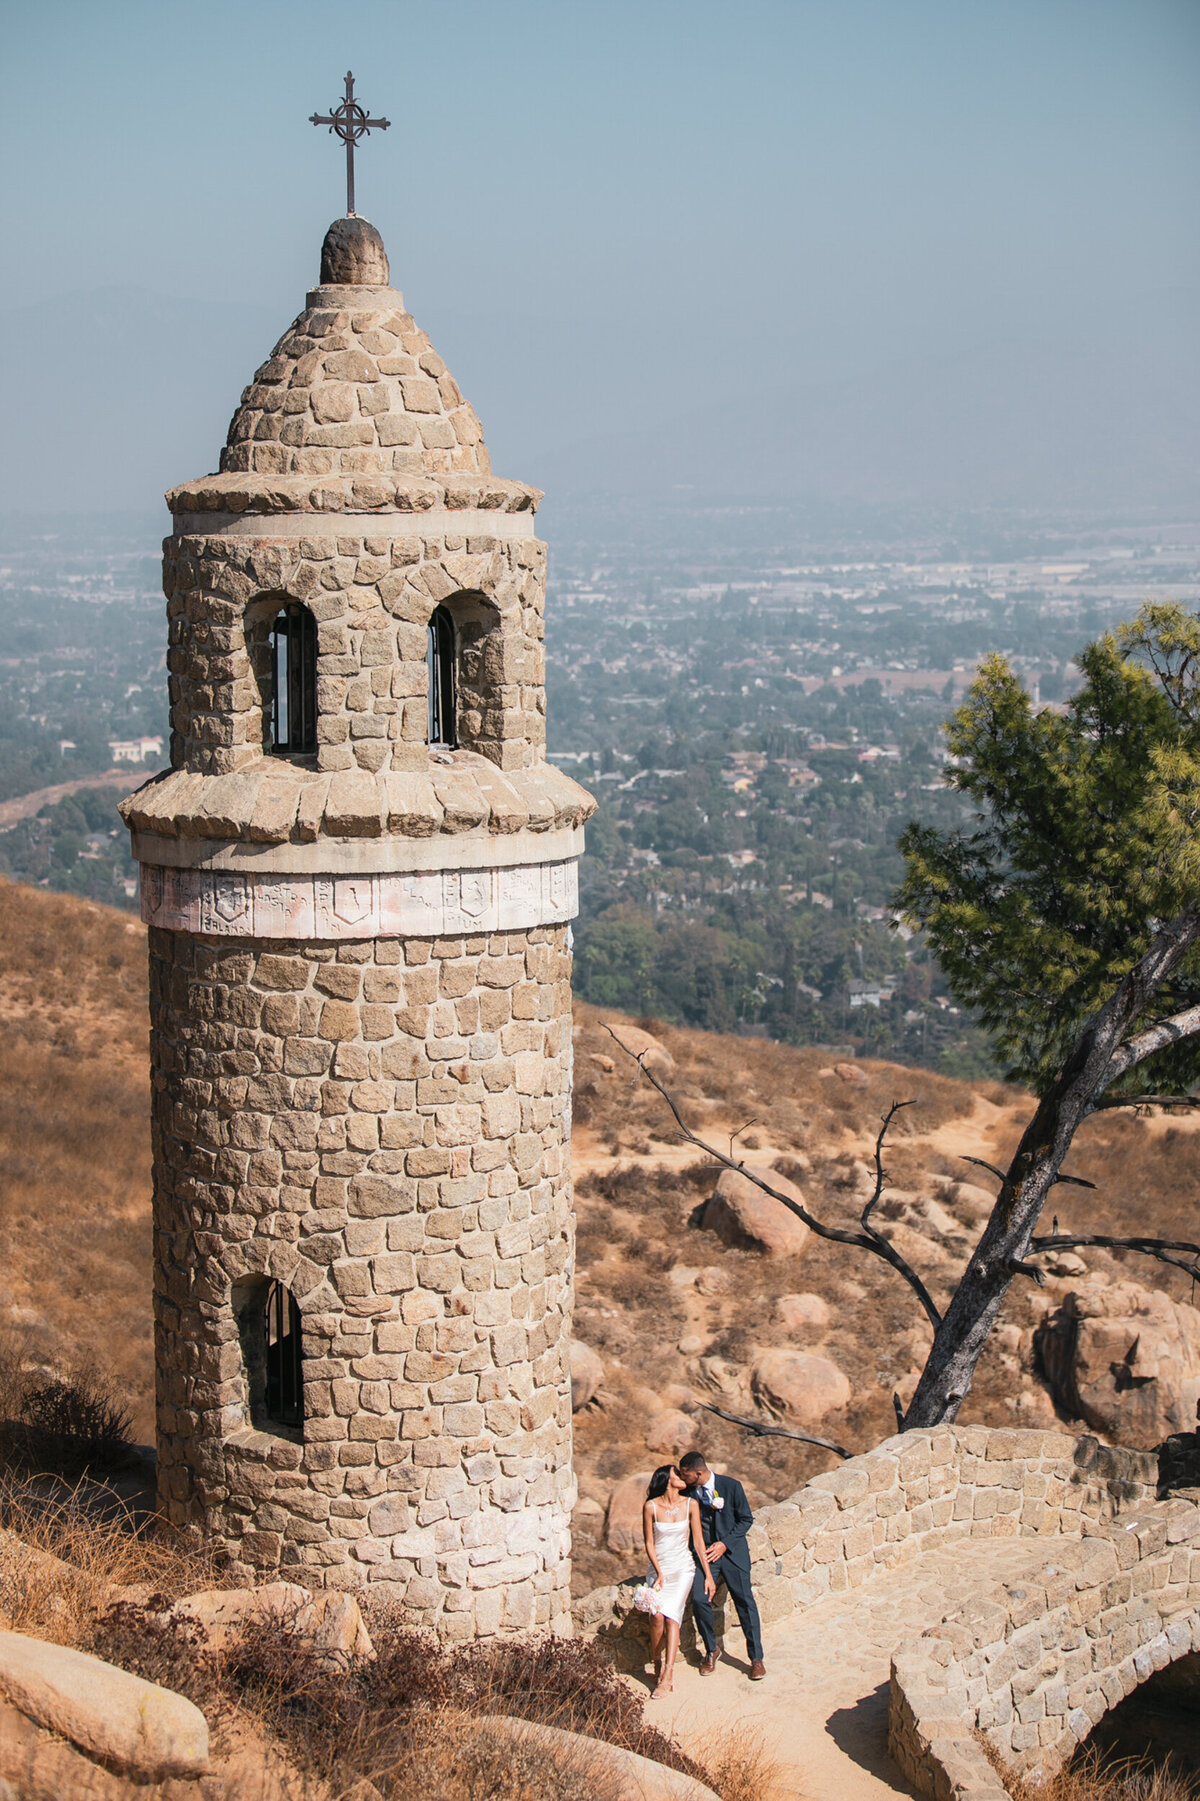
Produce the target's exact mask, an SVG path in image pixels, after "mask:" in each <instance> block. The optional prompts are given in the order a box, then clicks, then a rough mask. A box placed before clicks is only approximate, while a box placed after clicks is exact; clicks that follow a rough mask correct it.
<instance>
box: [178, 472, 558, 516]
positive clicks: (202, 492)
mask: <svg viewBox="0 0 1200 1801" xmlns="http://www.w3.org/2000/svg"><path fill="white" fill-rule="evenodd" d="M166 498H167V506H168V507H169V508H170V510H171V512H172V513H173V514H179V515H185V516H191V515H195V514H198V513H215V514H229V513H252V514H258V515H263V516H269V515H271V514H273V513H275V514H278V513H309V514H338V513H373V514H378V515H379V516H380V518H381V519H385V518H387V516H388V515H389V514H392V513H407V514H410V515H413V516H414V517H415V518H419V517H420V515H421V514H422V513H428V512H449V513H454V512H493V513H499V514H503V513H536V511H537V508H538V502H539V501H540V500H541V498H542V491H541V489H540V488H534V487H532V486H531V485H530V484H529V483H528V482H514V481H505V480H502V479H501V477H499V476H496V475H473V474H472V475H425V474H421V475H405V474H398V473H393V472H389V471H388V470H363V471H353V472H345V471H333V472H331V473H330V474H328V475H257V474H252V473H250V472H241V471H229V472H226V473H223V474H221V475H203V476H200V477H199V478H198V479H197V480H196V481H190V482H180V484H179V486H178V487H175V488H168V490H167V497H166ZM391 529H393V530H394V529H395V525H394V523H393V524H392V525H391Z"/></svg>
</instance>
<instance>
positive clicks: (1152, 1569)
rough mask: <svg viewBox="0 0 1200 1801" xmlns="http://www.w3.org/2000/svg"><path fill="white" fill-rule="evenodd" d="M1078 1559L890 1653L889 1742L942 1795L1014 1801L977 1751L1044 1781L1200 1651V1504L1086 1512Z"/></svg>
mask: <svg viewBox="0 0 1200 1801" xmlns="http://www.w3.org/2000/svg"><path fill="white" fill-rule="evenodd" d="M1198 1498H1200V1497H1198ZM1081 1527H1082V1532H1083V1538H1084V1543H1083V1545H1082V1546H1080V1547H1079V1549H1078V1550H1077V1551H1076V1552H1075V1553H1074V1554H1073V1555H1072V1557H1071V1558H1070V1559H1069V1560H1068V1559H1066V1558H1064V1559H1062V1561H1061V1562H1057V1563H1056V1562H1055V1561H1054V1560H1053V1559H1048V1561H1047V1562H1046V1564H1045V1565H1044V1566H1043V1568H1042V1569H1041V1570H1039V1571H1038V1572H1037V1573H1036V1574H1035V1575H1034V1576H1032V1577H1031V1578H1029V1579H1027V1580H1021V1581H1019V1582H1009V1583H1004V1584H1001V1585H1000V1586H999V1587H998V1588H996V1589H995V1590H994V1591H993V1592H992V1593H991V1594H990V1595H987V1596H984V1597H981V1598H979V1599H978V1600H975V1601H973V1602H972V1603H971V1604H970V1605H968V1606H967V1607H964V1608H962V1609H961V1610H960V1611H959V1612H958V1613H955V1614H953V1615H951V1616H950V1617H949V1618H948V1619H946V1620H944V1621H942V1622H941V1623H940V1624H937V1625H934V1626H931V1627H929V1629H928V1630H927V1631H926V1632H924V1633H923V1634H922V1635H921V1636H920V1637H919V1638H913V1639H910V1640H908V1641H907V1642H906V1643H905V1644H903V1645H901V1646H900V1647H899V1648H898V1649H897V1651H896V1653H895V1656H894V1658H893V1660H892V1681H891V1704H890V1709H889V1731H888V1746H889V1749H890V1751H891V1753H892V1756H893V1757H894V1758H895V1760H896V1762H897V1763H898V1764H899V1766H900V1768H901V1769H902V1770H903V1771H904V1774H905V1775H906V1776H907V1777H908V1778H909V1780H910V1781H911V1782H912V1783H913V1784H914V1785H915V1786H916V1787H917V1788H918V1789H919V1790H920V1791H921V1792H922V1794H926V1795H933V1796H935V1797H936V1798H937V1801H1003V1797H1004V1795H1005V1789H1004V1787H1003V1785H1002V1784H1001V1782H1000V1781H999V1779H998V1777H997V1775H996V1773H995V1771H994V1769H993V1768H992V1766H991V1764H990V1763H989V1761H988V1759H987V1757H986V1756H985V1755H984V1752H983V1750H982V1748H981V1746H980V1743H979V1740H978V1738H977V1736H976V1734H977V1732H982V1733H985V1734H986V1736H987V1739H988V1741H989V1742H990V1744H991V1745H992V1746H993V1747H994V1749H995V1750H996V1751H997V1752H998V1753H999V1754H1000V1757H1001V1759H1002V1761H1003V1762H1004V1763H1005V1764H1006V1765H1009V1766H1011V1767H1012V1768H1014V1769H1017V1770H1020V1771H1024V1772H1027V1773H1030V1774H1034V1775H1039V1776H1046V1775H1050V1774H1052V1773H1053V1771H1054V1770H1056V1769H1057V1768H1058V1767H1059V1766H1060V1765H1061V1764H1062V1763H1064V1762H1065V1761H1066V1760H1067V1758H1068V1757H1069V1756H1070V1755H1071V1753H1072V1752H1073V1751H1074V1750H1075V1748H1076V1746H1077V1745H1078V1744H1079V1743H1080V1742H1081V1741H1082V1740H1083V1739H1085V1738H1086V1737H1087V1736H1088V1734H1089V1733H1090V1732H1091V1730H1092V1727H1093V1726H1094V1725H1095V1724H1096V1722H1097V1721H1098V1720H1099V1719H1101V1718H1102V1716H1103V1715H1104V1714H1105V1713H1106V1712H1107V1711H1108V1709H1109V1708H1110V1707H1114V1706H1116V1704H1117V1703H1118V1702H1119V1701H1122V1700H1123V1699H1124V1698H1125V1696H1126V1695H1128V1694H1129V1693H1131V1691H1132V1690H1133V1689H1135V1688H1136V1687H1137V1686H1138V1684H1139V1683H1140V1682H1144V1681H1145V1679H1146V1678H1147V1676H1149V1675H1150V1674H1151V1673H1152V1671H1154V1670H1159V1669H1162V1668H1163V1667H1164V1666H1165V1665H1166V1664H1168V1663H1171V1662H1173V1661H1174V1659H1175V1658H1177V1657H1182V1656H1184V1655H1186V1654H1187V1653H1188V1652H1191V1651H1193V1650H1200V1505H1197V1501H1196V1499H1192V1498H1177V1499H1174V1500H1171V1501H1167V1502H1164V1503H1161V1504H1159V1505H1157V1506H1149V1505H1147V1504H1146V1503H1145V1502H1142V1503H1139V1505H1138V1507H1137V1509H1136V1510H1135V1511H1134V1513H1133V1514H1132V1517H1130V1518H1123V1519H1121V1520H1117V1521H1109V1520H1104V1519H1093V1518H1091V1517H1090V1516H1088V1515H1084V1516H1082V1518H1081Z"/></svg>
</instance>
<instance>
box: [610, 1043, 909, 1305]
mask: <svg viewBox="0 0 1200 1801" xmlns="http://www.w3.org/2000/svg"><path fill="white" fill-rule="evenodd" d="M605 1030H606V1031H607V1032H608V1034H609V1036H610V1037H611V1038H612V1040H613V1042H614V1044H618V1045H620V1046H621V1049H622V1050H623V1051H625V1055H626V1056H627V1057H633V1061H634V1062H635V1063H636V1064H637V1066H638V1068H639V1069H640V1070H641V1072H642V1074H643V1075H644V1076H645V1078H646V1080H647V1081H648V1082H649V1084H650V1086H651V1087H652V1088H656V1089H657V1090H658V1092H659V1094H661V1096H662V1098H663V1100H664V1101H665V1102H666V1103H667V1106H668V1107H669V1108H670V1109H671V1114H672V1117H673V1118H674V1121H675V1124H676V1125H677V1126H678V1127H679V1130H680V1132H681V1134H682V1135H683V1137H684V1139H685V1140H686V1141H687V1143H688V1144H694V1145H695V1146H696V1148H697V1150H700V1151H703V1152H704V1153H705V1154H706V1156H709V1157H711V1158H712V1159H713V1160H714V1162H716V1163H720V1164H722V1165H723V1166H724V1167H725V1168H726V1169H731V1170H733V1171H734V1173H735V1174H736V1175H739V1176H745V1178H746V1180H747V1181H748V1182H752V1183H753V1184H754V1186H755V1188H759V1189H761V1190H762V1192H763V1194H769V1195H770V1197H771V1199H772V1200H773V1201H778V1202H779V1204H780V1206H781V1207H786V1208H787V1210H788V1212H789V1213H794V1214H795V1216H796V1218H797V1219H799V1220H803V1222H804V1224H805V1225H806V1226H807V1227H808V1228H809V1230H810V1231H811V1232H815V1233H816V1235H817V1237H818V1238H827V1239H829V1240H831V1241H832V1242H833V1243H835V1244H849V1245H853V1246H854V1247H855V1248H856V1249H857V1250H860V1251H870V1253H871V1255H872V1256H874V1257H879V1258H881V1259H882V1260H883V1262H884V1263H888V1264H890V1265H891V1267H892V1268H893V1269H894V1270H895V1271H896V1273H897V1275H899V1276H901V1277H902V1278H903V1279H904V1281H905V1282H907V1283H908V1286H909V1287H910V1288H911V1289H912V1291H913V1293H914V1294H915V1295H916V1297H917V1299H918V1301H919V1302H920V1303H921V1306H922V1307H923V1309H924V1310H925V1314H926V1317H927V1318H928V1320H929V1322H930V1324H931V1325H932V1327H933V1329H934V1331H935V1332H936V1331H937V1329H938V1327H939V1326H940V1325H941V1323H942V1316H941V1314H940V1313H939V1311H938V1309H937V1306H936V1305H935V1303H934V1299H933V1296H932V1295H931V1294H930V1292H929V1290H928V1289H927V1288H926V1286H925V1284H924V1282H922V1280H921V1278H920V1276H919V1275H918V1274H917V1272H916V1270H915V1269H913V1267H912V1265H911V1264H910V1263H909V1262H908V1261H907V1260H906V1259H905V1258H904V1257H902V1256H901V1255H900V1252H899V1251H898V1250H896V1248H895V1247H894V1246H893V1245H891V1244H889V1243H888V1241H887V1239H886V1238H884V1236H883V1235H882V1233H880V1232H877V1231H876V1230H875V1228H874V1226H872V1225H870V1224H869V1223H868V1224H867V1226H866V1230H865V1231H860V1232H850V1231H846V1230H845V1229H844V1228H842V1227H840V1226H827V1225H825V1224H824V1222H823V1221H822V1220H819V1219H817V1218H816V1216H815V1215H814V1214H812V1213H810V1212H809V1210H808V1208H807V1207H805V1206H804V1205H803V1203H802V1202H800V1201H794V1200H792V1198H791V1196H790V1195H786V1194H782V1193H781V1192H780V1191H779V1189H778V1188H772V1187H771V1184H770V1183H769V1182H767V1181H765V1180H764V1179H763V1177H762V1176H760V1175H758V1174H756V1173H755V1171H754V1170H752V1169H747V1167H746V1165H745V1164H744V1163H736V1162H735V1161H734V1159H733V1158H732V1157H727V1156H726V1155H725V1153H724V1151H719V1150H718V1149H717V1147H716V1146H715V1145H713V1144H709V1143H708V1141H707V1140H706V1139H704V1138H701V1137H699V1136H698V1135H697V1134H696V1133H695V1132H693V1131H692V1128H691V1127H690V1126H689V1125H688V1124H687V1123H686V1122H685V1120H684V1118H683V1115H682V1114H681V1113H680V1111H679V1108H678V1106H677V1105H676V1103H675V1101H674V1099H673V1097H672V1096H671V1094H670V1092H669V1090H668V1089H666V1088H664V1086H663V1084H662V1083H661V1082H660V1081H659V1079H658V1077H657V1076H656V1075H655V1074H654V1072H653V1070H649V1069H647V1068H646V1065H645V1062H644V1058H645V1054H646V1053H645V1052H644V1051H643V1052H642V1054H641V1056H639V1057H634V1056H633V1052H632V1051H630V1050H626V1048H625V1046H624V1045H623V1044H621V1040H620V1039H619V1038H618V1037H617V1034H616V1033H615V1032H614V1031H613V1029H612V1027H611V1026H606V1027H605ZM910 1105H911V1102H908V1101H893V1102H892V1105H891V1107H890V1109H889V1110H888V1113H887V1116H886V1117H885V1119H884V1124H883V1131H881V1132H880V1134H879V1138H878V1140H877V1143H876V1153H875V1162H876V1170H875V1191H876V1192H875V1194H874V1196H873V1198H872V1200H871V1201H869V1202H868V1203H867V1206H866V1208H865V1210H864V1214H865V1215H869V1214H870V1210H871V1207H872V1206H873V1205H874V1203H875V1201H876V1200H877V1199H878V1198H879V1194H880V1193H882V1190H883V1181H882V1168H881V1162H880V1159H881V1156H882V1146H883V1139H884V1134H885V1133H886V1131H887V1128H888V1125H889V1124H890V1123H891V1120H892V1117H893V1116H894V1115H895V1114H896V1113H897V1112H898V1111H899V1110H900V1108H901V1107H907V1106H910Z"/></svg>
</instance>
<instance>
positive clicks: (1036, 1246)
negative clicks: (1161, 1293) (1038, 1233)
mask: <svg viewBox="0 0 1200 1801" xmlns="http://www.w3.org/2000/svg"><path fill="white" fill-rule="evenodd" d="M1054 1224H1055V1227H1056V1228H1057V1225H1058V1221H1057V1220H1055V1222H1054ZM1081 1244H1083V1245H1088V1244H1090V1245H1095V1246H1096V1247H1097V1248H1098V1249H1100V1250H1104V1251H1140V1252H1141V1253H1142V1255H1143V1256H1144V1257H1154V1258H1156V1259H1157V1260H1158V1262H1159V1263H1169V1264H1171V1265H1173V1267H1174V1268H1175V1269H1181V1270H1182V1271H1183V1273H1184V1275H1185V1276H1190V1277H1191V1278H1192V1280H1193V1281H1196V1280H1197V1279H1198V1278H1200V1244H1193V1243H1192V1242H1191V1240H1190V1239H1187V1238H1111V1237H1109V1235H1108V1233H1106V1232H1059V1231H1057V1230H1055V1231H1054V1232H1051V1233H1048V1234H1046V1235H1045V1236H1044V1237H1042V1238H1031V1239H1030V1241H1029V1250H1030V1254H1031V1255H1032V1254H1034V1253H1035V1252H1041V1251H1069V1250H1073V1249H1074V1248H1075V1246H1076V1245H1081ZM1176 1251H1186V1252H1187V1253H1188V1255H1189V1256H1190V1257H1191V1259H1192V1261H1191V1262H1190V1263H1185V1262H1184V1260H1183V1258H1182V1257H1177V1256H1174V1255H1173V1254H1172V1253H1173V1252H1176Z"/></svg>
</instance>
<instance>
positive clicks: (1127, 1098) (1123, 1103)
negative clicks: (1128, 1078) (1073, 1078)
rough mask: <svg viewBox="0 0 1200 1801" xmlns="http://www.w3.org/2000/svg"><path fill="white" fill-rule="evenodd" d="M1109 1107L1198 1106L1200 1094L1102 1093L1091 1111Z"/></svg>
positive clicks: (1094, 1111)
mask: <svg viewBox="0 0 1200 1801" xmlns="http://www.w3.org/2000/svg"><path fill="white" fill-rule="evenodd" d="M1110 1107H1200V1094H1104V1095H1101V1097H1100V1099H1099V1100H1098V1101H1097V1102H1096V1105H1095V1106H1094V1107H1093V1109H1092V1111H1093V1113H1103V1112H1104V1111H1105V1110H1106V1109H1107V1108H1110Z"/></svg>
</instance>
